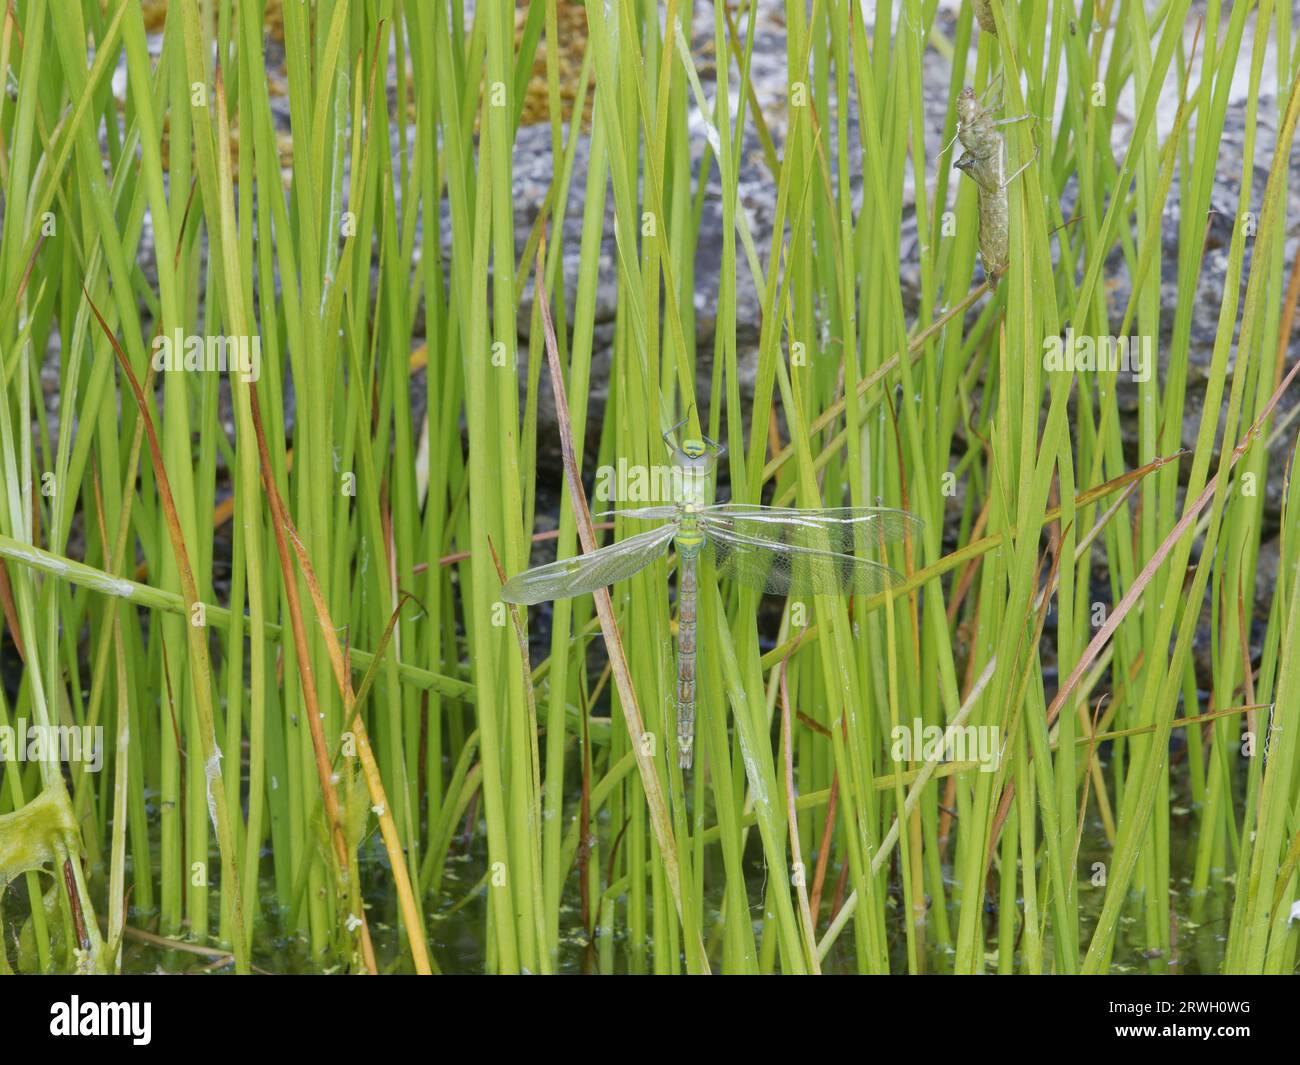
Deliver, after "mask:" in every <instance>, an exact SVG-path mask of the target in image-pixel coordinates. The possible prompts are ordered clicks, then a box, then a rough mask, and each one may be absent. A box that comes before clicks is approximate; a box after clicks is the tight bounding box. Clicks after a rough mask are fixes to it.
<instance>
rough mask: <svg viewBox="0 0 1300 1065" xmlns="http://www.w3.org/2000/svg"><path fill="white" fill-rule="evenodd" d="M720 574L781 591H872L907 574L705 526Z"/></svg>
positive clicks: (898, 581) (895, 583)
mask: <svg viewBox="0 0 1300 1065" xmlns="http://www.w3.org/2000/svg"><path fill="white" fill-rule="evenodd" d="M707 535H708V539H709V543H710V544H712V546H713V551H714V556H715V558H716V560H717V566H718V572H719V574H720V575H721V576H723V577H729V578H731V579H732V580H734V581H736V582H737V583H738V584H743V585H745V586H746V587H748V588H756V589H758V590H759V591H763V592H773V593H775V594H777V595H841V594H844V593H849V592H852V593H857V594H859V595H871V594H873V593H875V592H881V591H884V590H885V589H886V588H894V587H897V586H898V585H899V584H901V583H902V580H903V578H902V577H901V576H900V575H899V574H898V573H896V572H895V571H894V570H892V569H890V568H889V567H888V566H885V565H881V563H879V562H872V561H870V560H869V559H864V558H854V557H853V556H852V555H846V554H842V553H840V552H838V551H821V550H817V549H816V548H812V547H802V546H800V545H798V544H790V543H780V542H776V541H772V540H764V539H762V538H760V537H755V536H746V535H744V534H741V533H736V532H733V531H730V530H727V529H723V528H718V527H715V526H708V527H707Z"/></svg>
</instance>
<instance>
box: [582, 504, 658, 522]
mask: <svg viewBox="0 0 1300 1065" xmlns="http://www.w3.org/2000/svg"><path fill="white" fill-rule="evenodd" d="M592 517H593V518H638V519H640V520H643V521H667V520H669V519H670V518H675V517H677V508H676V507H675V506H672V505H665V506H657V507H626V508H624V509H623V510H602V511H601V512H600V513H599V514H593V515H592Z"/></svg>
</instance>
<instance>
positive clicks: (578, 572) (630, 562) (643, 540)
mask: <svg viewBox="0 0 1300 1065" xmlns="http://www.w3.org/2000/svg"><path fill="white" fill-rule="evenodd" d="M676 532H677V526H676V525H675V524H672V525H663V526H660V527H659V528H658V529H651V530H650V531H649V532H645V533H640V534H639V535H637V536H629V537H628V538H627V539H626V540H619V541H618V542H617V543H614V544H610V545H609V546H608V547H602V548H600V550H598V551H593V552H591V554H589V555H575V556H574V557H573V558H565V559H561V560H560V561H558V562H551V563H549V564H547V565H545V566H536V567H534V568H533V569H529V570H524V572H523V573H520V574H517V575H516V576H514V577H511V578H510V580H508V581H506V584H505V587H503V588H502V589H501V598H502V599H504V600H505V601H506V602H507V603H526V604H531V603H540V602H542V601H544V600H546V599H568V598H570V597H571V596H575V595H585V594H586V593H587V592H594V591H595V590H596V589H597V588H604V587H605V586H606V585H610V584H613V583H614V582H616V581H621V580H623V579H624V578H625V577H630V576H632V574H634V573H637V572H638V571H640V570H643V569H645V568H646V566H648V565H650V563H651V562H653V561H654V560H655V559H656V558H658V557H659V556H660V555H662V554H663V553H664V551H665V549H666V548H667V546H668V541H670V540H671V539H672V538H673V534H674V533H676Z"/></svg>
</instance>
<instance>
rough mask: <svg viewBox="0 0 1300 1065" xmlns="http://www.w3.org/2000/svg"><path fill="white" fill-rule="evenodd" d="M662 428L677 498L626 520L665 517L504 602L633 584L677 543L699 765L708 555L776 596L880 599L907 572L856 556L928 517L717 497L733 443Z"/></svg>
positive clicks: (680, 644)
mask: <svg viewBox="0 0 1300 1065" xmlns="http://www.w3.org/2000/svg"><path fill="white" fill-rule="evenodd" d="M681 424H684V423H679V425H677V426H673V428H672V429H670V430H668V432H666V433H664V434H663V438H664V443H665V445H666V446H667V447H668V450H669V453H670V456H671V461H672V466H671V472H672V474H673V476H672V477H671V478H670V483H671V485H672V496H673V498H674V502H673V503H671V504H666V505H657V506H646V507H631V508H623V509H620V510H618V511H615V512H613V513H615V514H617V515H621V516H622V517H624V518H634V519H639V520H645V521H657V522H660V523H661V524H660V525H659V526H658V527H657V528H654V529H652V530H650V531H649V532H644V533H639V534H637V535H634V536H628V537H626V538H624V539H621V540H618V541H616V542H614V543H612V544H609V545H608V546H606V547H602V548H599V549H597V550H595V551H592V552H589V553H587V554H582V555H577V556H575V557H573V558H567V559H561V560H559V561H557V562H551V563H549V564H547V565H544V566H535V567H534V568H532V569H529V570H525V571H524V572H522V573H519V574H517V575H516V576H514V577H512V578H511V579H510V580H509V581H507V582H506V584H505V586H504V587H503V589H502V598H503V599H504V600H505V601H506V602H509V603H522V604H525V605H532V604H535V603H541V602H545V601H547V600H552V599H568V598H572V597H573V596H578V595H585V594H587V593H589V592H594V591H596V590H598V589H600V588H605V587H608V586H609V585H612V584H615V583H617V582H618V581H621V580H625V579H626V578H628V577H631V576H632V575H633V574H635V573H638V572H640V571H641V570H643V569H645V568H646V567H647V566H649V565H650V564H651V563H653V562H654V561H655V560H656V559H658V558H660V557H662V556H663V555H665V554H666V553H667V552H668V549H669V546H670V545H674V546H675V547H676V549H677V690H676V696H677V698H676V702H677V750H678V765H679V766H680V767H681V768H682V769H690V768H691V763H692V760H693V754H692V752H693V748H694V742H695V655H696V644H695V636H696V603H697V598H698V573H699V564H700V560H701V558H703V557H711V558H712V561H713V563H714V565H715V566H716V568H717V573H718V576H719V577H721V578H724V579H730V580H732V581H734V582H736V583H738V584H740V585H742V586H744V587H748V588H753V589H756V590H758V591H760V592H769V593H774V594H777V595H786V596H790V595H827V596H835V595H844V594H865V595H871V594H874V593H877V592H881V591H884V590H885V589H888V588H896V587H898V586H899V585H900V584H901V583H902V581H903V578H902V576H901V575H900V574H899V573H897V572H896V571H895V570H893V569H891V568H890V567H889V566H887V565H885V564H884V563H881V562H877V561H874V560H871V559H867V558H860V557H857V555H856V554H855V552H860V553H866V552H869V551H873V550H879V549H880V548H881V546H882V545H883V544H886V543H895V542H898V541H901V540H903V539H904V538H905V537H908V536H911V535H915V534H916V533H917V532H919V530H920V528H921V527H922V523H921V521H920V519H919V518H917V517H916V516H915V515H913V514H911V513H909V512H908V511H905V510H895V509H891V508H887V507H830V508H827V509H824V510H806V509H800V508H795V507H769V506H761V505H758V504H750V503H713V502H712V496H713V481H714V470H715V468H716V465H717V462H718V460H719V459H720V458H721V457H722V454H723V453H724V451H725V448H724V447H722V446H720V445H718V444H715V443H714V442H713V441H712V440H709V439H708V437H704V436H701V438H699V439H683V440H681V441H680V442H679V443H677V444H674V443H673V441H672V439H671V436H672V434H673V432H674V431H675V430H676V429H677V428H679V427H680V425H681Z"/></svg>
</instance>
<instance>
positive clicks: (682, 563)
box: [677, 533, 704, 769]
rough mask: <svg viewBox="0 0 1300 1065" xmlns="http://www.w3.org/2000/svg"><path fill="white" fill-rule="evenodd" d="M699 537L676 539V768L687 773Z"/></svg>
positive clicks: (692, 733)
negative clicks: (685, 770) (678, 767)
mask: <svg viewBox="0 0 1300 1065" xmlns="http://www.w3.org/2000/svg"><path fill="white" fill-rule="evenodd" d="M703 542H704V539H703V537H702V536H699V534H698V533H697V534H693V535H692V534H688V535H686V536H682V535H680V534H679V535H678V537H677V564H678V567H677V764H678V765H679V766H681V768H682V769H690V768H691V762H692V760H693V757H692V755H693V748H694V745H695V603H696V582H695V574H696V563H697V561H698V559H699V554H700V545H701V544H702V543H703Z"/></svg>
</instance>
